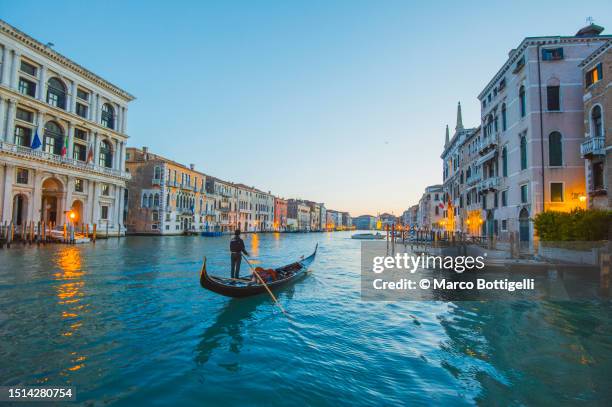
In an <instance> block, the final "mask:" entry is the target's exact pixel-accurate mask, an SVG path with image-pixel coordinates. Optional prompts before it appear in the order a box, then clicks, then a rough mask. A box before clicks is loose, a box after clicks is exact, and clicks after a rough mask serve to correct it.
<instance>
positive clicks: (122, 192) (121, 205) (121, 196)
mask: <svg viewBox="0 0 612 407" xmlns="http://www.w3.org/2000/svg"><path fill="white" fill-rule="evenodd" d="M124 195H125V189H124V188H122V187H119V217H118V221H117V223H119V225H121V226H123V211H124V210H125V207H124ZM160 216H161V214H160Z"/></svg>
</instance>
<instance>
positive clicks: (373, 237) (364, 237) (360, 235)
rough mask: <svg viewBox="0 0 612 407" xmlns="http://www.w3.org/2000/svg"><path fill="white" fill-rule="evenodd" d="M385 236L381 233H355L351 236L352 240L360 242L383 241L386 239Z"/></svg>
mask: <svg viewBox="0 0 612 407" xmlns="http://www.w3.org/2000/svg"><path fill="white" fill-rule="evenodd" d="M384 238H385V236H384V235H381V234H380V233H376V234H374V233H355V234H354V235H352V236H351V239H359V240H381V239H384Z"/></svg>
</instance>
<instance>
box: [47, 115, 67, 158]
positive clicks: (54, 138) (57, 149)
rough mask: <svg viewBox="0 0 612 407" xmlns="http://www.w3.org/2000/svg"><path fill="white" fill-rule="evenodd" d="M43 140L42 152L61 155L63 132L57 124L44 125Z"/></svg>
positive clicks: (48, 123)
mask: <svg viewBox="0 0 612 407" xmlns="http://www.w3.org/2000/svg"><path fill="white" fill-rule="evenodd" d="M43 139H44V140H43V151H45V152H47V153H50V154H56V155H60V154H61V153H62V142H63V141H64V132H63V131H62V128H61V127H60V126H59V125H58V124H57V123H55V122H47V124H45V136H44V137H43Z"/></svg>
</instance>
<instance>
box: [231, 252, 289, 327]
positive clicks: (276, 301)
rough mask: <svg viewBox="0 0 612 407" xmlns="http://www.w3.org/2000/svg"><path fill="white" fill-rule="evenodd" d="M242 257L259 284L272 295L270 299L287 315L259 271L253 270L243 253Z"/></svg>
mask: <svg viewBox="0 0 612 407" xmlns="http://www.w3.org/2000/svg"><path fill="white" fill-rule="evenodd" d="M242 258H243V259H244V261H246V262H247V264H248V265H249V267H250V268H251V270H252V271H253V274H255V276H257V278H258V279H259V281H260V282H261V284H263V286H264V287H265V288H266V290H267V291H268V294H270V297H272V299H273V300H274V302H275V303H276V305H278V308H280V310H281V311H282V312H283V314H285V315H287V313H286V312H285V309H284V308H283V306H282V305H281V304H280V302H278V300H277V299H276V297H275V296H274V294H273V293H272V290H270V288H269V287H268V285H267V284H266V282H265V281H264V280H263V278H261V276H260V275H259V273H258V272H257V271H255V269H254V268H253V266H252V265H251V263H250V262H249V259H247V258H246V257H245V256H244V255H242Z"/></svg>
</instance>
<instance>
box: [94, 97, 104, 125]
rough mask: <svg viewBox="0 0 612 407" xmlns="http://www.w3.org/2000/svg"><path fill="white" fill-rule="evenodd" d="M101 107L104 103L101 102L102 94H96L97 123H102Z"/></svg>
mask: <svg viewBox="0 0 612 407" xmlns="http://www.w3.org/2000/svg"><path fill="white" fill-rule="evenodd" d="M101 107H102V105H101V104H100V95H99V94H96V112H95V116H94V117H95V122H96V123H100V112H101V111H102V109H101Z"/></svg>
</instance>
